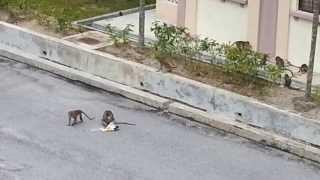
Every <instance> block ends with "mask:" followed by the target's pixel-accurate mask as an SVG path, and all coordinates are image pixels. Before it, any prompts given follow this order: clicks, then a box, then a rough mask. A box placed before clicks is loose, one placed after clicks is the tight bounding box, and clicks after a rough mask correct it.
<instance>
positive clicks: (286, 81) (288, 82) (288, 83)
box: [284, 74, 300, 90]
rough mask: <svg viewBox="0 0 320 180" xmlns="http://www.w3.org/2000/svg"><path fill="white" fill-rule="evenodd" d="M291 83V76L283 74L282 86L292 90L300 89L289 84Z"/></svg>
mask: <svg viewBox="0 0 320 180" xmlns="http://www.w3.org/2000/svg"><path fill="white" fill-rule="evenodd" d="M291 83H292V76H291V77H289V75H288V74H285V75H284V86H285V87H287V88H288V89H292V90H300V89H299V88H294V87H292V86H291Z"/></svg>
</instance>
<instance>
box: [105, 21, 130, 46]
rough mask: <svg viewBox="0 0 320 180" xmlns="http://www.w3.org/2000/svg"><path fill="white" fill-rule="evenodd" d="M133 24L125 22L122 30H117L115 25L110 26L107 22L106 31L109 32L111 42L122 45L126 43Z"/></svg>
mask: <svg viewBox="0 0 320 180" xmlns="http://www.w3.org/2000/svg"><path fill="white" fill-rule="evenodd" d="M132 27H133V25H132V24H127V25H126V27H125V28H124V29H122V30H117V28H116V27H114V26H111V24H108V25H107V26H106V31H107V32H108V33H109V35H110V37H111V40H112V41H113V44H114V45H115V46H123V45H128V44H129V42H130V40H129V36H130V33H131V32H132V31H133V30H132Z"/></svg>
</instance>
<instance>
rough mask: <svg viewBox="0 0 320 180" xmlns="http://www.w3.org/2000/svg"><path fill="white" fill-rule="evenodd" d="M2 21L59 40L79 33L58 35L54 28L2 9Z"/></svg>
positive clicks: (0, 16) (0, 15)
mask: <svg viewBox="0 0 320 180" xmlns="http://www.w3.org/2000/svg"><path fill="white" fill-rule="evenodd" d="M0 21H5V22H7V23H11V24H15V25H17V26H20V27H23V28H26V29H30V30H32V31H35V32H38V33H41V34H45V35H48V36H52V37H57V38H62V37H64V36H69V35H73V34H76V33H78V32H77V31H72V30H71V31H69V32H66V33H65V34H63V33H58V32H57V31H55V30H54V28H52V27H48V26H44V25H41V24H40V23H39V21H38V20H36V19H34V18H30V17H28V16H23V15H20V16H17V15H13V14H12V13H10V12H9V11H7V10H3V9H0Z"/></svg>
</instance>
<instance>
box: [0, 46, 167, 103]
mask: <svg viewBox="0 0 320 180" xmlns="http://www.w3.org/2000/svg"><path fill="white" fill-rule="evenodd" d="M0 55H1V56H2V57H4V58H8V59H12V60H15V61H19V62H22V63H25V64H28V65H31V66H34V67H37V68H39V69H42V70H45V71H49V72H51V73H54V74H57V75H60V76H63V77H65V78H68V79H71V80H75V81H80V82H83V83H85V84H88V85H91V86H94V87H98V88H101V89H104V90H107V91H109V92H113V93H116V94H120V95H122V96H124V97H126V98H128V99H132V100H135V101H138V102H141V103H143V104H146V105H149V106H152V107H155V108H159V109H162V108H164V106H165V105H166V104H167V103H168V102H169V100H167V99H165V98H162V97H159V96H156V95H152V94H150V93H147V92H143V91H140V90H137V89H134V88H131V87H129V86H125V85H122V84H119V83H115V82H112V81H109V80H107V79H104V78H101V77H98V76H94V75H92V74H89V73H86V72H82V71H79V70H75V69H73V68H69V67H66V66H64V65H60V64H57V63H54V62H50V61H44V60H43V59H41V58H38V57H35V56H34V57H33V56H30V55H29V54H25V53H23V52H22V51H17V50H13V51H4V50H2V49H1V46H0ZM1 56H0V57H1Z"/></svg>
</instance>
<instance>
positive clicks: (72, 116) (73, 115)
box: [68, 110, 94, 126]
mask: <svg viewBox="0 0 320 180" xmlns="http://www.w3.org/2000/svg"><path fill="white" fill-rule="evenodd" d="M82 114H84V115H85V116H86V117H87V118H88V119H89V120H93V119H94V118H90V117H89V116H88V115H87V114H86V113H85V112H83V111H82V110H73V111H69V112H68V117H69V121H68V126H74V125H76V124H78V123H79V122H78V117H79V120H80V123H82V122H83V119H82Z"/></svg>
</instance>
